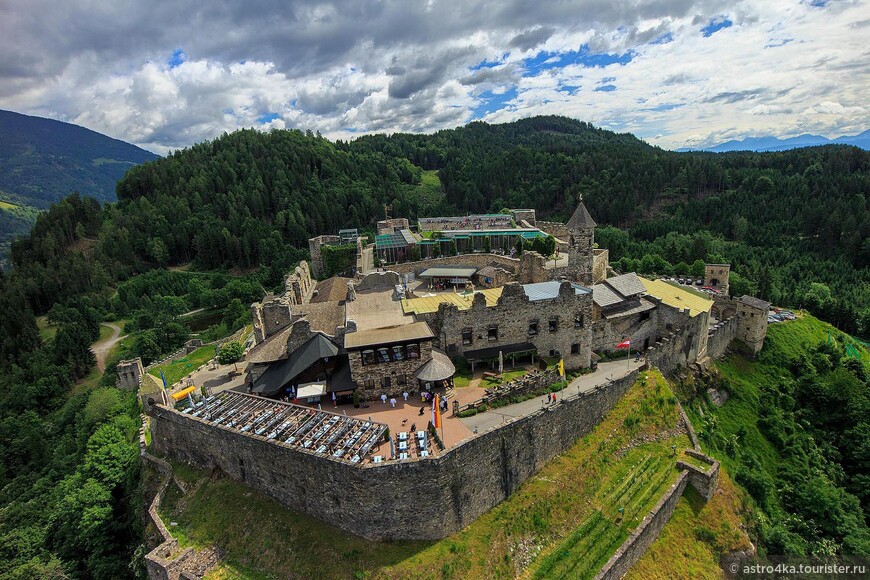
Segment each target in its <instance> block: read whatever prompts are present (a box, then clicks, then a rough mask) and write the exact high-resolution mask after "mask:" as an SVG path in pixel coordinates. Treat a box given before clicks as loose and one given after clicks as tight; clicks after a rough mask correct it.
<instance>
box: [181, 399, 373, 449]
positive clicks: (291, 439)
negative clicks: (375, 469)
mask: <svg viewBox="0 0 870 580" xmlns="http://www.w3.org/2000/svg"><path fill="white" fill-rule="evenodd" d="M191 403H192V404H191ZM178 406H180V407H182V408H181V409H180V412H181V413H182V414H185V415H190V416H192V417H197V418H199V419H202V420H204V421H208V422H209V423H212V424H213V425H220V426H223V427H225V428H228V429H233V430H236V431H238V432H239V433H246V434H249V435H257V436H260V437H265V438H266V439H268V440H270V441H272V442H274V443H276V444H279V445H288V446H291V447H298V448H302V449H306V450H308V451H310V452H313V453H316V454H318V455H323V456H326V457H330V458H332V459H337V460H343V461H350V462H351V463H360V462H363V461H365V460H366V459H367V458H368V457H369V455H370V454H371V453H372V452H373V451H376V450H377V449H378V447H379V446H380V444H381V443H382V441H383V439H384V433H385V432H386V430H387V426H386V425H385V424H383V423H378V422H374V421H363V420H360V419H356V418H353V417H347V416H344V415H337V414H334V413H328V412H325V411H319V410H316V409H312V408H308V407H303V406H299V405H293V404H290V403H285V402H282V401H275V400H272V399H265V398H262V397H256V396H253V395H247V394H244V393H237V392H234V391H224V392H222V393H218V394H216V395H213V396H210V397H205V398H203V399H201V400H199V401H191V400H190V399H185V400H183V401H182V402H181V403H179V405H178Z"/></svg>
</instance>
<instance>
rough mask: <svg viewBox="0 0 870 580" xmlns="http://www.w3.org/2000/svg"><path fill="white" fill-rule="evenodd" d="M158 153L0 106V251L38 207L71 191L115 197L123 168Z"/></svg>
mask: <svg viewBox="0 0 870 580" xmlns="http://www.w3.org/2000/svg"><path fill="white" fill-rule="evenodd" d="M158 157H159V156H158V155H155V154H154V153H151V152H150V151H145V150H144V149H140V148H139V147H136V146H135V145H131V144H129V143H125V142H124V141H119V140H117V139H112V138H111V137H107V136H105V135H102V134H100V133H97V132H95V131H91V130H90V129H85V128H84V127H80V126H78V125H72V124H70V123H63V122H61V121H54V120H52V119H43V118H41V117H30V116H28V115H21V114H19V113H13V112H12V111H2V110H0V256H2V254H4V253H5V251H6V249H7V246H8V244H9V241H10V240H11V239H12V238H14V237H15V236H18V235H20V234H25V233H27V232H28V231H29V230H30V227H31V226H32V225H33V222H34V220H35V219H36V215H37V213H38V211H39V210H43V209H46V208H47V207H48V206H49V205H51V203H52V202H55V201H59V200H61V199H63V198H64V197H66V196H67V195H69V194H70V193H72V192H74V191H77V192H79V193H81V194H82V195H90V196H92V197H95V198H97V199H99V200H100V201H114V200H115V199H116V197H115V184H116V183H117V182H118V180H119V179H121V177H123V176H124V173H125V172H126V171H127V170H128V169H129V168H130V167H133V166H134V165H138V164H140V163H145V162H146V161H152V160H154V159H157V158H158ZM0 266H2V259H0Z"/></svg>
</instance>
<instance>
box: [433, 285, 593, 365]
mask: <svg viewBox="0 0 870 580" xmlns="http://www.w3.org/2000/svg"><path fill="white" fill-rule="evenodd" d="M575 319H579V320H580V327H579V328H578V327H575ZM551 320H554V321H555V322H556V330H555V332H550V330H549V323H550V321H551ZM532 322H537V325H538V328H537V334H535V335H530V334H529V325H530V324H531V323H532ZM430 324H432V325H433V326H434V327H433V328H432V330H433V332H435V333H436V336H438V338H439V341H440V345H441V348H444V349H446V351H447V354H448V355H450V356H465V352H466V351H469V350H478V349H481V348H491V347H498V346H499V345H509V344H520V343H525V342H531V343H532V344H534V345H535V347H536V348H537V349H538V353H539V354H541V355H544V356H548V355H549V354H550V351H553V350H555V351H558V352H559V353H561V354H562V356H563V357H564V359H565V367H566V368H569V369H577V368H587V367H589V364H590V360H591V359H590V357H591V353H592V330H591V329H592V295H591V294H580V295H576V294H575V293H574V289H573V288H572V287H571V285H570V284H568V283H567V282H566V283H563V284H562V287H561V288H560V291H559V296H558V297H557V298H554V299H552V300H538V301H535V302H532V301H530V300H529V298H528V296H526V294H525V292H524V291H523V288H522V286H520V285H519V284H508V285H507V286H505V287H504V289H503V290H502V294H501V297H500V298H499V300H498V303H497V304H496V305H495V306H490V307H487V306H486V300H485V298H484V296H483V295H482V294H475V297H474V301H473V302H472V305H471V308H469V309H468V310H459V309H458V308H457V307H456V306H455V305H452V304H442V305H441V306H440V308H439V309H438V313H437V315H436V316H435V317H433V318H432V319H431V322H430ZM492 327H497V329H498V339H497V340H490V339H489V336H488V331H489V329H490V328H492ZM466 330H470V331H471V344H463V339H462V333H463V332H464V331H466ZM572 345H577V347H576V348H575V349H574V350H576V351H577V352H575V353H572Z"/></svg>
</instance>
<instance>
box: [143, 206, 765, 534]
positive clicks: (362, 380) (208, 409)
mask: <svg viewBox="0 0 870 580" xmlns="http://www.w3.org/2000/svg"><path fill="white" fill-rule="evenodd" d="M595 227H596V224H595V222H594V221H593V219H592V217H591V216H590V214H589V212H588V211H587V209H586V207H585V206H584V205H583V203H582V201H581V202H580V204H579V206H578V207H577V208H576V211H574V213H573V215H572V216H571V218H570V219H569V220H568V221H567V223H564V224H556V223H548V222H538V221H537V220H536V218H535V213H534V211H533V210H512V212H511V213H510V214H487V215H480V216H466V217H458V218H457V217H442V218H425V219H421V220H420V223H419V225H418V228H417V231H411V229H410V224H409V222H408V220H406V219H404V218H400V219H393V220H384V221H382V222H378V235H377V238H376V243H375V244H373V245H367V244H366V243H365V240H364V239H363V238H361V237H357V238H356V239H355V240H352V239H350V238H348V235H347V232H349V231H350V230H343V231H342V233H344V234H346V235H345V236H344V238H342V236H341V235H339V236H318V237H316V238H312V239H311V240H310V249H311V257H312V263H311V267H310V268H309V265H308V264H307V263H305V262H301V263H300V264H299V266H298V267H297V268H296V269H295V270H294V271H293V272H292V273H290V274H289V275H288V276H287V278H286V280H285V291H284V292H283V293H282V294H281V295H279V296H267V297H266V298H265V299H264V300H263V301H262V302H260V303H256V304H253V305H252V307H251V308H252V318H253V321H254V336H255V340H256V344H255V346H254V347H253V348H251V349H250V350H249V351H248V353H247V355H246V361H247V372H248V380H247V389H248V393H247V394H245V393H232V394H229V393H222V394H220V395H216V396H212V397H210V398H209V399H206V400H203V401H200V402H198V403H195V404H194V403H192V404H191V405H190V406H186V404H185V405H184V407H185V408H182V409H180V410H176V409H174V408H173V407H172V406H169V405H167V404H161V402H160V401H154V400H153V398H152V399H149V400H148V401H145V403H146V410H147V412H148V413H149V414H151V416H152V431H153V439H154V442H155V448H156V449H157V450H158V451H161V452H164V453H166V454H168V455H170V456H173V457H176V458H178V459H183V460H186V461H189V462H191V463H194V464H197V465H201V466H220V467H221V469H222V470H224V471H225V472H226V473H228V474H230V475H231V476H233V477H234V478H237V479H239V480H241V481H246V482H248V483H249V484H250V485H252V486H254V487H257V488H259V489H261V490H263V491H265V492H267V493H269V494H270V495H272V496H273V497H276V498H277V499H279V500H281V501H282V502H284V503H286V504H287V505H289V506H292V507H293V508H294V509H298V510H301V511H303V512H306V513H308V514H310V515H313V516H315V517H318V518H320V519H323V520H325V521H328V522H331V523H333V524H336V525H338V526H341V527H343V528H345V529H347V530H350V531H353V532H354V533H358V534H360V535H363V536H365V537H369V538H376V539H390V538H427V539H433V538H440V537H443V536H445V535H448V534H450V533H452V532H454V531H456V530H458V529H461V528H462V527H463V526H464V525H467V524H468V523H469V522H470V521H472V520H473V519H475V518H476V517H478V516H479V515H480V514H482V513H484V512H485V511H486V510H488V509H490V508H491V507H493V506H494V505H496V504H497V503H498V502H500V501H502V500H503V499H505V498H506V497H507V496H509V495H510V494H511V493H512V492H513V491H514V490H516V488H517V487H518V486H519V485H520V484H521V483H522V482H523V481H524V480H525V479H526V478H528V477H529V476H531V475H533V474H534V473H535V472H536V471H537V470H538V469H540V467H542V466H543V464H544V463H546V462H547V461H549V460H550V459H552V458H553V457H554V456H555V455H556V454H558V453H560V452H562V451H564V450H565V449H567V448H568V447H569V446H570V445H571V444H572V443H573V441H575V440H576V439H577V438H578V437H580V436H582V435H584V434H586V433H588V432H590V431H591V430H592V429H593V428H594V427H595V425H597V424H598V422H599V421H600V420H601V418H602V417H603V416H604V414H606V413H607V411H609V410H610V409H611V408H612V407H613V405H615V404H616V402H617V401H618V400H619V399H620V397H621V396H622V394H624V392H625V391H626V389H627V388H628V387H629V386H630V385H631V383H632V382H633V380H634V378H635V377H636V375H637V371H633V372H632V373H629V374H627V375H626V376H624V377H622V378H620V379H618V380H614V381H602V383H601V384H600V385H598V386H597V387H596V388H595V389H593V390H591V391H589V392H583V393H581V392H579V390H578V392H577V394H576V395H571V396H566V398H565V400H564V404H563V405H559V406H558V407H557V408H554V409H553V410H552V412H547V413H543V411H542V413H543V414H541V413H536V414H533V415H529V416H527V417H523V418H522V419H518V420H515V421H512V422H509V423H507V424H505V425H503V426H500V427H497V428H493V429H490V430H488V431H486V432H483V433H477V432H476V431H475V433H474V434H473V435H471V434H470V432H469V434H470V435H469V436H468V437H466V438H465V439H463V440H462V441H460V442H458V443H457V444H456V445H454V446H452V447H449V448H446V449H439V448H437V447H436V446H434V445H433V444H432V443H431V441H429V439H428V437H427V435H426V434H425V433H424V434H423V435H420V436H419V439H418V440H417V441H416V442H413V444H414V445H416V446H417V447H416V449H417V451H416V452H415V453H412V452H410V450H408V451H405V449H408V445H407V443H408V442H406V441H404V440H398V439H397V440H393V439H390V440H389V447H383V445H386V444H385V443H382V442H383V441H384V439H383V437H384V434H385V433H386V432H387V426H386V425H384V424H381V423H379V422H378V421H374V420H372V419H371V417H368V419H366V417H365V414H357V415H352V413H353V411H354V410H353V409H348V410H349V411H351V413H347V412H346V411H345V412H344V414H339V413H337V412H336V413H332V412H329V411H325V410H323V409H322V408H321V405H325V406H327V407H328V405H329V403H332V404H333V405H341V404H350V403H351V402H352V403H353V404H354V408H357V407H359V406H360V403H361V402H362V403H363V405H364V404H365V402H366V401H369V402H371V401H377V400H378V399H380V400H382V401H386V400H387V398H393V399H395V398H402V397H404V398H405V399H406V400H407V397H408V395H410V396H418V394H419V393H426V392H433V393H439V394H440V395H441V396H442V397H450V396H451V392H452V386H453V380H454V376H455V374H456V372H457V370H456V369H457V366H460V364H461V365H462V366H464V365H466V364H467V365H468V366H470V367H471V368H472V369H473V370H480V369H485V370H486V369H488V370H490V371H495V370H496V369H497V368H500V367H501V366H503V365H513V364H516V363H517V362H519V363H521V364H522V363H534V362H537V361H538V360H539V359H541V358H543V359H547V360H550V361H562V363H563V364H564V368H565V369H566V370H567V371H569V372H570V371H585V370H587V369H592V368H594V367H595V366H596V364H597V361H598V360H599V359H600V357H602V356H604V355H606V354H607V353H609V352H611V351H613V350H614V349H616V348H617V345H618V344H620V343H624V342H625V341H626V340H628V341H630V344H631V348H632V350H640V351H643V352H645V353H646V359H647V362H648V363H649V364H651V365H654V366H656V367H658V368H660V369H662V370H663V371H664V372H670V371H673V370H674V369H676V368H678V367H688V366H691V365H702V366H703V365H706V364H708V362H709V360H710V359H711V358H717V357H720V356H722V355H723V354H724V353H725V351H726V350H727V349H728V348H729V346H730V345H732V344H733V342H734V341H735V340H739V341H741V342H742V343H743V344H744V345H745V347H746V348H747V349H748V350H749V351H750V352H753V353H754V352H757V351H758V350H760V349H761V347H762V345H763V342H764V337H765V334H766V329H767V310H768V308H769V304H768V303H766V302H764V301H762V300H759V299H757V298H753V297H749V296H743V297H739V298H732V297H728V296H727V295H726V294H724V293H716V292H713V291H711V292H712V293H709V294H707V293H702V292H698V291H697V290H694V289H691V288H688V287H686V286H681V285H679V284H674V283H671V282H669V281H664V280H650V279H646V278H644V277H641V276H638V275H637V274H635V273H624V274H621V275H616V273H615V272H613V271H612V270H611V268H610V267H609V264H608V253H607V251H606V250H603V249H598V248H595V241H594V240H595V238H594V230H595ZM353 235H355V233H354V234H353ZM550 237H552V240H551V243H554V244H555V248H556V249H555V251H554V253H553V255H552V256H543V255H541V254H539V253H537V252H535V251H531V250H529V249H528V247H529V246H530V245H531V244H533V243H534V242H535V240H539V242H538V243H540V240H543V239H549V238H550ZM348 241H350V242H351V244H353V245H355V248H356V256H355V266H354V268H353V269H354V270H355V271H354V272H353V276H352V277H337V276H336V277H331V278H328V279H325V280H319V281H315V279H314V277H317V276H318V274H321V273H322V272H323V271H324V263H323V261H322V259H321V258H322V255H323V252H322V250H323V246H324V245H329V244H340V243H342V242H344V243H343V245H345V246H351V244H348ZM351 247H352V246H351ZM538 247H541V246H538ZM484 250H486V251H484ZM416 258H419V259H416ZM375 263H379V264H381V266H379V267H375V266H374V264H375ZM728 272H729V268H728V266H727V265H721V264H714V265H710V266H708V267H707V271H706V282H707V285H709V286H710V287H711V288H715V289H716V290H718V291H719V292H721V291H722V290H725V291H727V288H728ZM312 274H313V276H312ZM542 376H546V377H549V376H550V375H542ZM291 400H293V401H295V403H296V404H291V403H290V401H291ZM306 404H307V406H306ZM336 409H337V407H336ZM421 414H422V410H421ZM403 444H405V447H403V446H402V445H403ZM396 445H398V449H394V447H395V446H396ZM383 455H389V456H390V457H389V459H395V461H391V460H387V461H383ZM374 489H377V490H378V500H377V501H374V502H373V501H371V498H370V494H371V493H372V490H374ZM408 493H410V494H412V495H413V497H418V496H419V497H421V498H424V497H425V498H426V501H423V502H421V503H422V504H425V505H427V506H436V507H437V508H438V509H435V508H432V509H431V510H430V511H431V512H432V513H426V514H423V515H421V514H420V513H415V514H414V515H413V517H411V516H407V515H403V514H401V513H393V512H392V511H390V510H382V509H380V508H379V506H380V505H381V504H382V502H387V503H389V502H390V501H391V498H393V499H395V498H397V497H399V496H400V495H401V494H408ZM412 499H413V498H412ZM445 506H446V507H447V509H446V511H445V510H444V509H442V508H444V507H445ZM425 509H427V510H428V509H429V508H425ZM424 516H425V517H424ZM421 521H424V522H425V524H424V525H422V526H421V524H420V522H421Z"/></svg>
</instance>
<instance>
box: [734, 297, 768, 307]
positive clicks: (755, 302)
mask: <svg viewBox="0 0 870 580" xmlns="http://www.w3.org/2000/svg"><path fill="white" fill-rule="evenodd" d="M738 300H739V301H740V302H742V303H744V304H746V305H747V306H752V307H753V308H758V309H759V310H767V309H769V308H770V302H766V301H764V300H762V299H761V298H756V297H755V296H749V295H743V296H741V297H740V298H738Z"/></svg>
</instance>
